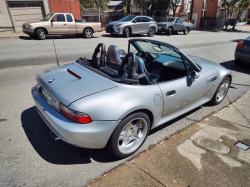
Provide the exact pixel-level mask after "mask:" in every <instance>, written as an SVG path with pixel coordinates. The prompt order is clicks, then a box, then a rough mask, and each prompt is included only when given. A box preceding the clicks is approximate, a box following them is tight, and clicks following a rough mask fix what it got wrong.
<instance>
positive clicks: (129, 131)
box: [106, 112, 150, 158]
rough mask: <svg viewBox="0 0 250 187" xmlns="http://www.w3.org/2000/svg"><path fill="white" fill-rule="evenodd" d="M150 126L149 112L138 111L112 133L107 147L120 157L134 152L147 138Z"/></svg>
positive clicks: (124, 120)
mask: <svg viewBox="0 0 250 187" xmlns="http://www.w3.org/2000/svg"><path fill="white" fill-rule="evenodd" d="M149 128H150V120H149V117H148V115H147V114H145V113H143V112H137V113H133V114H130V115H129V116H127V117H126V118H124V119H123V120H122V121H121V122H120V123H119V125H118V126H117V127H116V128H115V130H114V132H113V133H112V135H111V137H110V139H109V142H108V144H107V146H106V148H107V149H108V150H109V152H110V153H111V154H113V155H114V156H115V157H118V158H125V157H128V156H130V155H132V154H134V153H135V152H136V151H137V150H138V149H139V148H140V147H141V145H142V144H143V143H144V141H145V140H146V138H147V136H148V133H149Z"/></svg>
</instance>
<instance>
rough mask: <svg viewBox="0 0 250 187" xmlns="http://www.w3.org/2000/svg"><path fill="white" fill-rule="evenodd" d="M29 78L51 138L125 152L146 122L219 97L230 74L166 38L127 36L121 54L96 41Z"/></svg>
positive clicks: (138, 140)
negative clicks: (89, 53)
mask: <svg viewBox="0 0 250 187" xmlns="http://www.w3.org/2000/svg"><path fill="white" fill-rule="evenodd" d="M120 54H123V55H124V57H123V58H121V57H120ZM36 80H37V85H35V86H34V87H33V88H32V91H31V92H32V96H33V98H34V101H35V105H36V110H37V113H38V114H39V115H40V116H41V118H42V119H43V121H44V122H45V123H46V124H47V126H48V127H49V128H50V129H51V131H52V132H51V136H52V137H53V138H54V139H61V140H63V141H65V142H67V143H70V144H72V145H75V146H78V147H84V148H92V149H99V148H104V147H106V148H107V149H108V150H109V151H110V152H111V153H112V154H113V155H115V156H116V157H119V158H124V157H127V156H129V155H132V154H133V153H135V152H136V151H137V150H138V149H139V148H140V146H141V145H142V144H143V143H144V141H145V139H146V138H147V136H148V133H149V131H150V130H151V129H153V128H156V127H158V126H160V125H162V124H164V123H166V122H168V121H170V120H172V119H174V118H176V117H178V116H180V115H182V114H184V113H186V112H188V111H190V110H192V109H194V108H196V107H198V106H200V105H202V104H204V103H207V102H210V103H211V104H213V105H217V104H219V103H220V102H221V101H222V100H223V99H224V98H225V96H226V94H227V91H228V88H229V86H230V83H231V81H232V75H231V73H230V71H228V70H227V69H225V68H224V67H222V66H220V65H218V64H216V63H214V62H210V61H208V60H205V59H202V58H200V57H197V56H189V55H186V54H184V53H183V52H182V51H181V50H179V49H178V48H176V47H174V46H172V45H170V44H166V43H162V42H158V41H153V40H147V39H132V40H129V44H128V53H127V54H126V51H124V50H121V51H119V49H118V47H116V46H114V45H111V46H109V48H108V50H107V51H106V48H105V45H104V44H102V43H100V44H99V45H98V46H97V47H96V49H95V51H94V54H93V57H92V59H82V58H80V59H78V60H77V61H76V62H73V63H70V64H67V65H62V66H57V67H54V68H51V69H47V70H45V71H43V72H41V73H38V74H37V76H36Z"/></svg>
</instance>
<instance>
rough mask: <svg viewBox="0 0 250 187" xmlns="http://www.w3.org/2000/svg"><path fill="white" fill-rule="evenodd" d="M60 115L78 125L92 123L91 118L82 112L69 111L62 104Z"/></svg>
mask: <svg viewBox="0 0 250 187" xmlns="http://www.w3.org/2000/svg"><path fill="white" fill-rule="evenodd" d="M60 113H61V114H62V115H64V116H65V117H66V118H68V119H70V120H72V121H74V122H76V123H90V122H91V118H90V117H89V116H88V115H87V114H84V113H82V112H77V111H74V110H71V109H69V108H68V107H66V106H65V105H63V104H62V103H60Z"/></svg>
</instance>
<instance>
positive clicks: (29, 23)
mask: <svg viewBox="0 0 250 187" xmlns="http://www.w3.org/2000/svg"><path fill="white" fill-rule="evenodd" d="M45 22H48V21H43V20H40V21H30V22H25V23H23V25H31V24H36V23H45Z"/></svg>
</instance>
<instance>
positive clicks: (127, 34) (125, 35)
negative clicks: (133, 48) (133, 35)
mask: <svg viewBox="0 0 250 187" xmlns="http://www.w3.org/2000/svg"><path fill="white" fill-rule="evenodd" d="M129 35H130V33H129V28H125V29H124V31H123V37H124V38H128V37H129Z"/></svg>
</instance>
